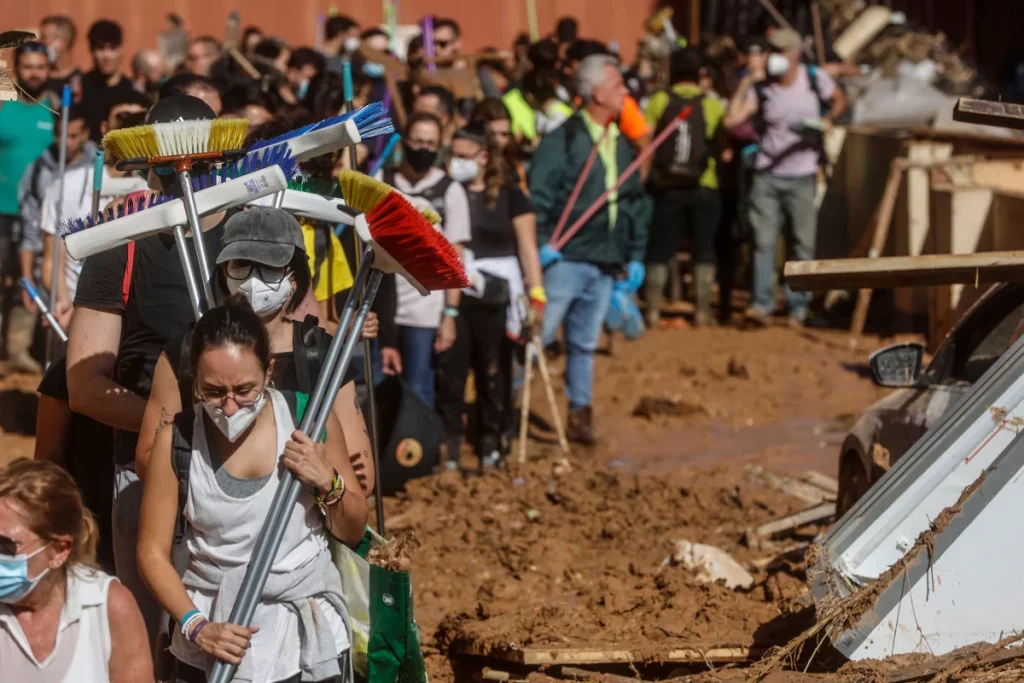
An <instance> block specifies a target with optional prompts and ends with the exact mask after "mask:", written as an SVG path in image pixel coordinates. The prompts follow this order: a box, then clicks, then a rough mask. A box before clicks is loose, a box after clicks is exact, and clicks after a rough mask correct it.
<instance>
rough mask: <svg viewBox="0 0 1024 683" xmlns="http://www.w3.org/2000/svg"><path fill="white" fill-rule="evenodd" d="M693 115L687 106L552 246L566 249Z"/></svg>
mask: <svg viewBox="0 0 1024 683" xmlns="http://www.w3.org/2000/svg"><path fill="white" fill-rule="evenodd" d="M691 113H693V106H692V105H691V106H687V107H686V108H685V109H683V111H681V112H680V113H679V116H678V117H676V123H675V125H670V126H665V130H663V131H661V133H660V134H659V135H658V137H656V138H654V141H653V142H651V144H650V145H648V146H647V149H645V150H644V151H643V152H641V153H640V156H638V157H637V158H636V159H634V160H633V163H631V164H630V165H629V166H627V167H626V170H625V171H623V172H622V174H621V175H620V176H619V179H618V180H617V181H616V182H615V187H612V188H609V189H607V190H605V191H604V194H602V195H601V196H600V197H598V199H597V201H596V202H594V203H593V204H592V205H591V207H590V208H589V209H587V210H586V211H584V212H583V215H582V216H580V217H579V219H577V221H576V222H575V223H573V224H572V226H571V227H570V228H569V229H568V230H566V231H565V234H564V235H562V237H561V238H560V239H559V240H558V241H552V243H551V246H552V247H554V248H555V249H556V250H559V251H560V250H561V249H562V248H564V247H565V245H566V243H568V242H569V240H571V239H572V238H573V236H575V235H576V233H577V232H579V231H580V229H581V228H582V227H583V226H584V225H586V223H587V221H589V220H590V219H591V218H593V217H594V214H596V213H597V212H598V211H600V210H601V209H602V208H603V207H604V205H605V204H607V203H608V197H609V196H611V194H612V192H618V191H619V188H621V187H622V186H623V185H624V184H625V183H626V181H627V180H629V178H630V176H632V175H633V174H634V173H636V171H637V170H638V169H639V168H640V167H641V166H643V164H644V162H646V161H647V160H648V159H650V158H651V156H652V155H653V154H654V153H655V152H656V151H657V150H658V147H660V146H661V145H662V144H664V142H665V141H666V140H668V138H669V136H671V135H672V133H674V132H676V126H678V125H679V122H682V121H685V120H686V118H687V117H689V116H690V114H691Z"/></svg>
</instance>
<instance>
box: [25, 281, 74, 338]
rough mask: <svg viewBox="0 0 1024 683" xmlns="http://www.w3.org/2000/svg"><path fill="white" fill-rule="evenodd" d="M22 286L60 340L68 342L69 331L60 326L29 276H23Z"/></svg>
mask: <svg viewBox="0 0 1024 683" xmlns="http://www.w3.org/2000/svg"><path fill="white" fill-rule="evenodd" d="M21 288H22V289H24V290H25V292H27V293H28V295H29V298H31V299H32V302H33V303H35V305H36V306H38V307H39V312H40V313H42V314H43V317H45V318H46V320H47V321H48V322H49V323H50V327H51V328H53V331H54V332H55V333H56V334H57V336H58V337H60V340H61V341H62V342H66V341H67V340H68V335H67V333H66V332H64V328H63V327H61V326H60V323H58V322H57V319H56V318H54V317H53V313H51V312H50V307H49V306H47V305H46V303H45V302H44V301H43V297H41V296H39V292H37V291H36V288H35V287H33V286H32V283H31V282H29V281H28V278H27V277H23V278H21Z"/></svg>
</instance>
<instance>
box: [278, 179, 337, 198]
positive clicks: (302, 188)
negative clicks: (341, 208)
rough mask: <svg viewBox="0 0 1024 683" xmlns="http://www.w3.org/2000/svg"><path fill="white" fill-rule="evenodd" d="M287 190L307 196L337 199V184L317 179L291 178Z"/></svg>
mask: <svg viewBox="0 0 1024 683" xmlns="http://www.w3.org/2000/svg"><path fill="white" fill-rule="evenodd" d="M288 189H289V190H298V191H299V192H306V193H309V194H318V195H321V196H324V197H338V196H339V195H338V184H337V183H334V182H331V181H329V180H320V179H317V178H301V177H299V178H292V179H291V180H289V181H288Z"/></svg>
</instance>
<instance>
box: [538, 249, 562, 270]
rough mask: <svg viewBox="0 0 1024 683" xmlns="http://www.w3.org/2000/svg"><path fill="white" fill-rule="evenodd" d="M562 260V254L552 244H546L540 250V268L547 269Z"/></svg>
mask: <svg viewBox="0 0 1024 683" xmlns="http://www.w3.org/2000/svg"><path fill="white" fill-rule="evenodd" d="M561 260H562V252H560V251H558V250H557V249H555V248H554V247H552V246H551V245H550V244H545V245H544V246H543V247H541V248H540V267H541V268H542V269H545V270H546V269H547V267H548V266H550V265H551V264H552V263H555V262H557V261H561Z"/></svg>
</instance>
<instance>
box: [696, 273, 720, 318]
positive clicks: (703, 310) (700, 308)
mask: <svg viewBox="0 0 1024 683" xmlns="http://www.w3.org/2000/svg"><path fill="white" fill-rule="evenodd" d="M693 280H694V303H695V304H696V305H697V314H696V316H695V317H694V325H695V326H696V327H707V326H708V325H710V324H711V322H712V321H713V320H714V318H713V317H712V316H711V290H712V288H713V287H714V285H715V265H714V264H713V263H698V264H696V265H694V266H693Z"/></svg>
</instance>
